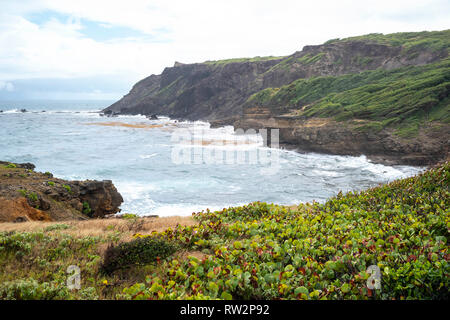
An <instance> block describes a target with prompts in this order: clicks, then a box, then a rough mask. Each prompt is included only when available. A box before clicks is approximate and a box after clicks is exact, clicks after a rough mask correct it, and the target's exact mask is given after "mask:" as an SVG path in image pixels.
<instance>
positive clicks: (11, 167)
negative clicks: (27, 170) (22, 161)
mask: <svg viewBox="0 0 450 320" xmlns="http://www.w3.org/2000/svg"><path fill="white" fill-rule="evenodd" d="M5 168H8V169H14V168H17V166H16V165H15V164H14V163H10V164H8V165H6V166H5Z"/></svg>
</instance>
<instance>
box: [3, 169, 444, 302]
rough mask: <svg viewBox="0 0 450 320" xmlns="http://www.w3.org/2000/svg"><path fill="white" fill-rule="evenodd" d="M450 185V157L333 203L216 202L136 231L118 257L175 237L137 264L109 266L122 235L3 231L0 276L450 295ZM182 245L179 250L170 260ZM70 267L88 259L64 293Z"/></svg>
mask: <svg viewBox="0 0 450 320" xmlns="http://www.w3.org/2000/svg"><path fill="white" fill-rule="evenodd" d="M449 182H450V163H449V162H447V163H444V164H442V165H440V166H438V167H435V168H432V169H430V170H428V171H426V172H424V173H423V174H420V175H418V176H416V177H412V178H408V179H402V180H397V181H394V182H392V183H390V184H387V185H382V186H379V187H375V188H372V189H369V190H366V191H362V192H357V193H355V192H349V193H347V194H345V195H344V194H341V193H340V194H338V195H337V196H336V197H333V198H331V199H329V200H328V201H327V202H326V203H324V204H319V203H312V204H301V205H299V206H298V207H296V208H287V207H282V206H277V205H273V204H266V203H251V204H249V205H247V206H243V207H235V208H228V209H223V210H222V211H217V212H210V211H209V210H207V211H206V212H201V213H197V214H195V215H194V218H195V219H196V220H197V221H198V224H196V225H195V224H194V225H187V226H186V225H184V226H181V225H176V226H175V227H171V228H168V229H166V230H164V231H154V232H151V233H150V234H148V233H147V234H145V232H141V231H140V232H138V233H136V234H135V236H134V238H136V239H137V240H134V241H132V242H130V243H129V244H121V245H119V246H118V247H117V248H120V249H118V250H117V252H116V253H117V255H116V256H119V257H120V256H123V252H122V251H123V250H125V249H126V248H127V247H129V248H131V249H132V251H133V252H140V250H141V249H142V250H144V251H145V250H147V249H149V248H152V247H153V245H154V243H156V242H164V248H167V250H166V249H164V250H162V252H163V253H164V255H162V256H161V257H156V258H154V259H153V261H147V260H145V261H143V260H142V257H139V255H137V257H136V259H135V260H133V257H132V256H133V255H131V256H130V257H127V259H126V260H127V261H126V266H127V269H123V268H122V267H124V266H125V265H122V266H121V267H120V268H118V269H116V270H115V271H114V269H115V267H114V268H113V269H109V270H108V272H109V273H105V274H102V273H101V269H102V266H104V262H102V254H101V252H102V251H101V250H100V248H101V247H102V246H103V247H104V246H105V245H107V244H108V243H116V244H117V243H119V242H120V241H119V238H117V237H118V236H119V234H116V238H115V239H114V238H108V237H105V236H103V237H102V236H98V237H95V238H92V237H88V238H86V237H74V236H72V235H67V232H68V230H70V229H66V228H65V227H61V228H56V229H57V230H55V229H53V230H50V231H49V230H47V231H45V230H43V231H40V232H2V233H0V266H1V268H2V270H10V272H6V273H2V275H1V277H2V279H0V280H1V282H2V284H1V285H0V297H1V298H33V297H34V298H36V297H38V298H39V297H50V298H61V297H63V298H98V297H99V298H104V297H109V298H120V299H180V298H181V299H215V298H218V299H239V298H240V299H255V298H258V299H260V298H266V299H448V288H449V260H450V256H449V245H448V240H449V228H450V212H449V209H448V208H449V207H450V192H449ZM136 221H138V220H136ZM112 237H114V236H112ZM145 240H147V241H145ZM155 241H156V242H155ZM141 244H142V247H140V245H141ZM173 248H177V250H178V252H176V253H175V254H174V255H170V256H167V257H166V258H164V257H165V256H166V255H167V254H170V253H171V252H172V250H173ZM119 252H120V253H119ZM180 252H184V254H180ZM189 253H192V255H189ZM194 253H195V254H194ZM186 255H187V257H186ZM116 261H118V260H116ZM67 264H75V265H79V266H80V267H81V272H82V279H84V280H83V281H84V282H83V287H82V289H80V290H78V291H76V290H75V291H68V290H67V289H64V286H65V279H66V274H65V272H66V270H65V268H66V267H67ZM12 266H14V268H12ZM370 266H378V267H379V268H380V270H381V289H370V288H368V287H367V280H368V279H369V277H370V274H369V271H368V268H369V267H370ZM6 280H7V281H6ZM5 281H6V282H5ZM130 282H133V283H134V284H132V283H130ZM30 288H32V289H30ZM30 290H31V292H33V294H30Z"/></svg>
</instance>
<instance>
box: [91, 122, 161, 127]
mask: <svg viewBox="0 0 450 320" xmlns="http://www.w3.org/2000/svg"><path fill="white" fill-rule="evenodd" d="M86 125H88V126H104V127H125V128H136V129H153V128H161V127H163V125H162V124H148V123H126V122H118V121H113V122H92V123H86Z"/></svg>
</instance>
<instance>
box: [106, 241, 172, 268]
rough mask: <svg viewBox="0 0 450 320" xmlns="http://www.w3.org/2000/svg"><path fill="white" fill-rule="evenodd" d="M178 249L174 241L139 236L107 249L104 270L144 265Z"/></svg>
mask: <svg viewBox="0 0 450 320" xmlns="http://www.w3.org/2000/svg"><path fill="white" fill-rule="evenodd" d="M175 251H176V246H175V245H173V244H172V243H170V242H168V241H165V240H162V239H157V238H138V239H135V240H132V241H130V242H124V243H121V244H119V245H118V246H114V245H111V246H109V247H108V248H107V249H106V252H105V256H104V261H103V265H102V268H101V269H102V271H103V272H105V273H111V272H113V271H115V270H118V269H123V268H127V267H130V266H132V265H143V264H148V263H152V262H156V261H157V260H158V259H164V258H166V257H168V256H170V255H171V254H173V253H174V252H175Z"/></svg>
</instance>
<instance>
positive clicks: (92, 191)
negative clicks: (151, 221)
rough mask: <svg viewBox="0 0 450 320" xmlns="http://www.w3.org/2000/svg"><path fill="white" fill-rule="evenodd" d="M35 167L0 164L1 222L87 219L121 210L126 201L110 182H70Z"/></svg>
mask: <svg viewBox="0 0 450 320" xmlns="http://www.w3.org/2000/svg"><path fill="white" fill-rule="evenodd" d="M34 168H35V166H34V165H33V164H31V163H25V164H15V163H10V162H3V161H0V222H21V221H29V220H40V221H58V220H72V219H79V220H85V219H89V218H101V217H104V216H107V215H111V214H115V213H117V212H119V211H120V209H119V206H120V205H121V203H122V202H123V198H122V196H121V195H120V193H119V192H118V191H117V189H116V188H115V186H114V185H113V183H112V182H111V181H110V180H104V181H95V180H86V181H68V180H62V179H57V178H54V177H53V175H52V174H50V173H48V172H46V173H41V172H35V171H34Z"/></svg>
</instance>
